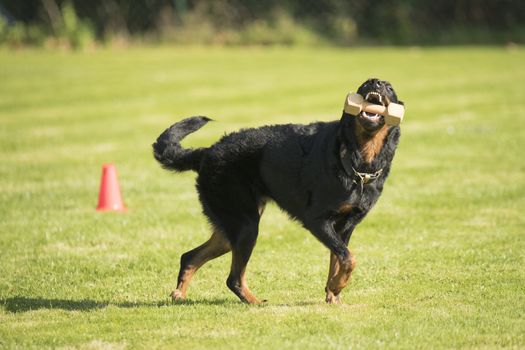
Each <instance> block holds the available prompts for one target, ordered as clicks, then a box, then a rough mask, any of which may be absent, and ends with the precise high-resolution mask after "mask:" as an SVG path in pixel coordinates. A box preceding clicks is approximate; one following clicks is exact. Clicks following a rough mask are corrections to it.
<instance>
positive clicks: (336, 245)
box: [305, 220, 355, 303]
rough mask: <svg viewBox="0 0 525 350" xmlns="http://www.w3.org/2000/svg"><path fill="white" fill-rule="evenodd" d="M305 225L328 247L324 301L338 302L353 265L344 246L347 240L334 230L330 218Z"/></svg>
mask: <svg viewBox="0 0 525 350" xmlns="http://www.w3.org/2000/svg"><path fill="white" fill-rule="evenodd" d="M305 226H306V227H307V228H308V229H309V230H310V231H311V232H312V234H313V235H314V236H315V237H317V239H319V240H320V241H321V243H323V244H324V245H325V246H326V247H327V248H328V249H330V252H331V258H330V272H329V279H328V281H327V285H326V301H327V302H329V303H338V302H339V293H341V290H342V289H343V288H344V287H346V285H347V283H348V279H349V278H350V274H351V273H352V270H353V269H354V267H355V258H354V257H353V255H352V254H351V253H350V250H348V248H347V247H346V244H347V242H348V240H347V239H346V237H342V236H341V235H339V234H338V233H337V232H336V231H335V230H334V225H333V221H332V220H316V221H313V222H310V223H309V224H307V225H305ZM348 237H349V235H348ZM345 241H346V242H345Z"/></svg>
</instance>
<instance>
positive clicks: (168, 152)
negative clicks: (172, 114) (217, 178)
mask: <svg viewBox="0 0 525 350" xmlns="http://www.w3.org/2000/svg"><path fill="white" fill-rule="evenodd" d="M210 120H211V119H210V118H208V117H200V116H199V117H190V118H186V119H184V120H182V121H180V122H178V123H175V124H173V125H172V126H170V127H169V128H167V129H166V130H165V131H164V132H163V133H162V134H160V136H159V137H158V138H157V141H156V142H155V143H154V144H153V156H154V157H155V159H156V160H157V161H158V162H159V163H160V164H161V165H162V167H163V168H165V169H168V170H175V171H186V170H195V171H198V170H199V168H200V163H201V159H202V156H203V154H204V152H205V151H206V148H196V149H191V148H190V149H188V148H183V147H182V145H181V144H180V141H181V140H182V139H183V138H185V137H186V136H187V135H189V134H191V133H192V132H195V131H197V130H199V129H200V128H202V127H203V126H204V125H205V124H206V123H207V122H209V121H210Z"/></svg>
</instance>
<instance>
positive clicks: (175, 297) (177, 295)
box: [170, 289, 186, 302]
mask: <svg viewBox="0 0 525 350" xmlns="http://www.w3.org/2000/svg"><path fill="white" fill-rule="evenodd" d="M170 296H171V301H174V302H178V301H183V300H185V299H186V296H185V295H184V294H183V293H182V292H181V291H180V290H178V289H175V290H174V291H173V292H171V294H170Z"/></svg>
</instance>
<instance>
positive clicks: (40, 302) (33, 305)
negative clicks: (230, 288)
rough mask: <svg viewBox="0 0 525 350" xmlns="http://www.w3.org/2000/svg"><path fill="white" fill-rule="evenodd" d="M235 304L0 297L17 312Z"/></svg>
mask: <svg viewBox="0 0 525 350" xmlns="http://www.w3.org/2000/svg"><path fill="white" fill-rule="evenodd" d="M232 304H237V302H236V301H235V300H230V299H211V300H186V301H183V302H177V303H172V302H171V301H168V300H164V301H158V302H111V301H96V300H89V299H86V300H64V299H45V298H26V297H14V298H6V299H0V305H2V306H3V307H4V309H5V310H6V311H9V312H13V313H17V312H26V311H32V310H40V309H48V310H54V309H60V310H67V311H90V310H97V309H103V308H105V307H108V306H116V307H118V308H124V309H129V308H138V307H151V308H154V307H165V306H183V305H210V306H211V305H232Z"/></svg>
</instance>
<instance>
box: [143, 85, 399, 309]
mask: <svg viewBox="0 0 525 350" xmlns="http://www.w3.org/2000/svg"><path fill="white" fill-rule="evenodd" d="M357 92H358V93H359V94H361V95H362V96H363V97H364V98H365V99H367V100H368V101H369V102H373V103H376V104H383V105H386V104H388V103H390V102H397V103H402V102H400V101H398V99H397V96H396V93H395V92H394V90H393V88H392V86H391V85H390V83H388V82H386V81H383V80H378V79H369V80H367V81H366V82H365V83H363V84H362V85H361V86H360V87H359V89H358V91H357ZM209 120H210V119H209V118H206V117H191V118H188V119H184V120H182V121H181V122H178V123H176V124H174V125H172V126H171V127H170V128H168V129H167V130H166V131H164V132H163V133H162V134H161V135H160V136H159V138H158V139H157V141H156V142H155V143H154V144H153V150H154V156H155V158H156V159H157V160H158V161H159V162H160V163H161V164H162V166H163V167H164V168H166V169H170V170H175V171H186V170H193V171H196V172H197V173H198V177H197V190H198V192H199V199H200V201H201V203H202V207H203V211H204V214H205V215H206V216H207V218H208V220H209V221H210V223H211V226H212V229H213V233H212V235H211V238H210V239H209V240H208V241H207V242H205V243H204V244H202V245H200V246H198V247H197V248H195V249H193V250H191V251H189V252H186V253H184V254H183V255H182V256H181V267H180V272H179V277H178V281H177V288H176V289H175V290H174V291H173V293H172V294H171V297H172V298H173V300H180V299H184V298H185V297H186V290H187V288H188V284H189V282H190V280H191V278H192V276H193V274H194V273H195V271H197V269H199V268H200V267H201V266H202V265H203V264H204V263H206V262H207V261H210V260H211V259H214V258H217V257H219V256H221V255H223V254H225V253H227V252H229V251H231V252H232V264H231V270H230V274H229V276H228V279H227V280H226V284H227V285H228V287H229V288H230V289H231V290H232V291H233V292H234V293H235V294H236V295H237V296H238V297H239V298H240V299H241V300H242V301H244V302H247V303H259V300H258V299H257V298H256V297H255V296H254V295H253V294H252V293H251V292H250V290H249V289H248V286H247V284H246V279H245V270H246V265H247V263H248V260H249V259H250V255H251V254H252V250H253V247H254V246H255V243H256V240H257V235H258V231H259V220H260V218H261V215H262V213H263V210H264V206H265V204H266V202H267V201H268V200H273V201H275V202H276V203H277V205H279V207H281V208H282V209H283V210H284V211H286V212H287V213H288V214H289V215H290V216H291V217H292V218H293V219H295V220H298V221H300V222H301V223H302V225H303V226H304V227H305V228H306V229H308V230H309V231H310V232H311V233H312V234H313V235H314V236H315V237H317V239H318V240H319V241H321V243H323V244H324V245H325V246H326V247H327V248H328V249H330V252H331V254H330V271H329V274H328V281H327V283H326V301H327V302H329V303H337V302H339V301H340V299H339V295H340V293H341V290H342V289H343V288H344V287H345V286H346V285H347V283H348V280H349V278H350V275H351V273H352V270H353V269H354V267H355V257H354V255H353V254H352V253H351V252H350V251H349V250H348V248H347V245H348V241H349V240H350V236H351V235H352V231H353V230H354V228H355V227H356V225H357V224H358V223H359V222H361V220H363V218H364V217H365V216H366V214H367V213H368V212H369V211H370V209H371V208H372V206H373V205H374V204H375V203H376V201H377V199H378V198H379V196H380V194H381V191H382V190H383V184H384V182H385V180H386V178H387V176H388V173H389V171H390V164H391V162H392V158H393V157H394V152H395V149H396V146H397V143H398V139H399V135H400V131H399V127H397V126H388V125H386V124H385V122H384V119H383V117H382V116H379V115H370V114H368V113H365V112H363V113H360V114H359V115H357V116H352V115H349V114H346V113H344V112H343V116H342V118H341V120H340V121H334V122H328V123H324V122H317V123H313V124H309V125H297V124H287V125H272V126H264V127H260V128H256V129H245V130H241V131H239V132H235V133H232V134H229V135H226V136H224V137H223V138H222V139H221V140H219V141H218V142H217V143H215V144H214V145H212V146H210V147H208V148H198V149H185V148H182V146H181V145H180V141H181V140H182V139H183V138H184V137H185V136H186V135H188V134H190V133H192V132H194V131H196V130H198V129H199V128H201V127H202V126H203V125H204V124H206V123H207V122H208V121H209Z"/></svg>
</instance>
